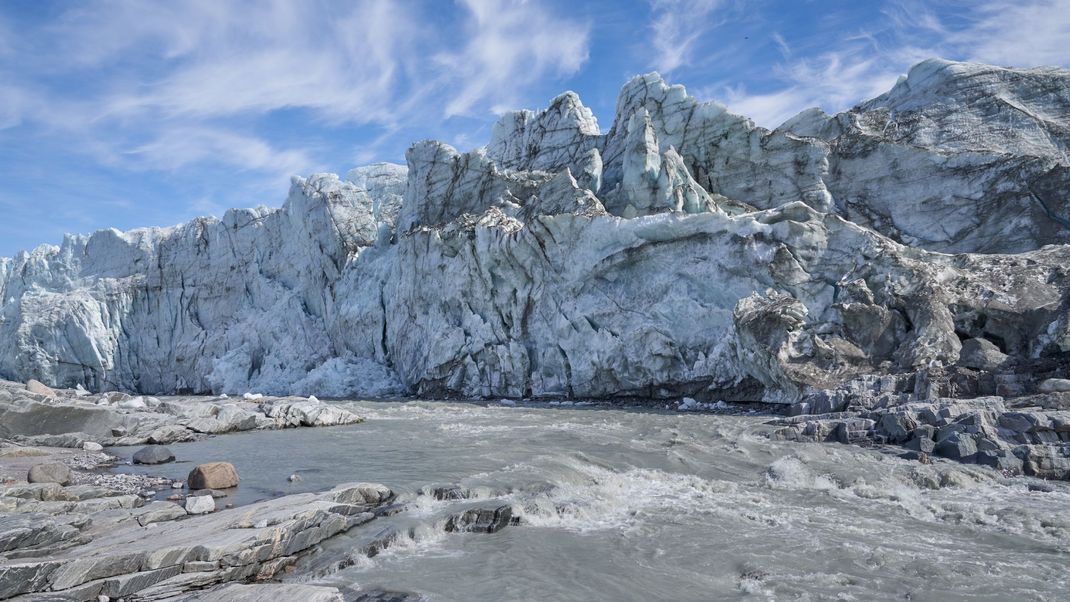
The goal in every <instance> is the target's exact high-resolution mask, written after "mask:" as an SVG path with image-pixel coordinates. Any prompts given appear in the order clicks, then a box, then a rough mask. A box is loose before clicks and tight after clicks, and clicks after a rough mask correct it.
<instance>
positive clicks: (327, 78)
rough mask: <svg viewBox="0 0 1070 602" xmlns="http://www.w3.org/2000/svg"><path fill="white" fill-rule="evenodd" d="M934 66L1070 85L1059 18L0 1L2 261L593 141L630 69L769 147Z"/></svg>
mask: <svg viewBox="0 0 1070 602" xmlns="http://www.w3.org/2000/svg"><path fill="white" fill-rule="evenodd" d="M931 56H941V57H944V58H949V59H953V60H969V61H979V62H985V63H991V64H997V65H1004V66H1037V65H1056V66H1062V67H1070V0H975V1H967V0H942V1H931V2H926V1H923V0H873V1H869V0H865V1H859V0H853V1H836V0H591V1H587V2H584V1H582V0H517V1H510V0H456V1H451V0H340V1H331V0H260V1H256V2H252V1H243V0H228V1H226V2H221V1H219V0H190V1H178V0H169V1H167V2H160V1H149V0H145V1H122V0H82V1H79V2H70V1H54V2H52V1H47V0H4V1H3V2H0V181H2V182H3V184H2V185H0V256H12V255H14V254H15V253H17V252H18V251H19V250H23V249H31V248H33V247H35V246H37V245H38V244H40V243H52V244H56V243H58V242H60V241H61V240H62V237H63V235H64V233H67V232H73V233H91V232H93V231H95V230H98V229H101V228H106V227H117V228H120V229H124V230H125V229H130V228H134V227H142V226H168V225H173V224H177V223H181V222H184V221H187V220H189V219H191V218H193V217H196V216H199V215H216V216H221V215H222V213H223V212H224V211H225V210H226V208H228V207H251V206H257V205H267V206H271V207H274V206H279V205H281V204H282V203H283V202H284V201H285V198H286V194H287V190H288V188H289V180H290V177H291V176H293V175H307V174H310V173H315V172H320V171H331V172H335V173H340V174H344V173H345V172H346V171H347V170H349V169H351V168H352V167H355V166H358V165H363V164H367V163H371V162H377V161H392V162H398V163H404V156H405V149H406V148H408V146H409V145H410V144H411V143H412V142H414V141H416V140H422V139H427V138H433V139H438V140H443V141H445V142H447V143H449V144H451V145H453V146H455V147H457V148H458V149H460V150H462V151H464V150H471V149H473V148H476V147H479V146H482V145H483V144H485V143H486V142H487V140H488V138H489V135H490V130H491V127H492V126H493V124H494V122H495V120H496V119H497V117H498V116H499V115H500V114H501V113H502V112H504V111H508V110H511V109H519V108H531V109H538V108H540V107H543V106H545V105H546V104H547V103H548V101H549V100H550V99H551V98H553V97H554V96H556V95H557V94H559V93H561V92H563V91H565V90H574V91H575V92H577V93H579V95H580V97H581V98H582V99H583V101H584V103H585V104H586V105H587V106H589V107H591V109H592V110H593V111H594V113H595V115H596V116H597V117H598V120H599V124H600V125H601V127H602V129H603V131H605V130H608V129H609V126H610V125H611V122H612V118H613V111H614V107H615V104H616V97H617V92H618V91H619V89H620V87H621V86H622V85H623V84H624V83H625V82H626V81H627V80H628V79H629V78H630V77H631V76H633V75H636V74H640V73H646V72H650V71H658V72H660V73H661V74H662V75H663V76H664V77H665V78H666V79H667V80H668V81H670V82H671V83H679V84H683V85H685V86H686V87H687V89H688V91H689V93H691V94H692V95H694V96H696V97H698V98H700V99H702V100H716V101H718V102H721V103H723V104H725V105H727V106H728V107H729V109H731V110H732V111H734V112H736V113H740V114H744V115H747V116H749V117H751V118H753V119H754V120H755V122H756V123H758V124H759V125H762V126H766V127H770V128H773V127H776V126H777V125H778V124H780V123H782V122H783V121H784V120H786V119H787V118H789V117H791V116H792V115H794V114H796V113H797V112H799V111H801V110H803V109H806V108H809V107H813V106H817V107H821V108H822V109H824V110H825V111H827V112H835V111H840V110H844V109H847V108H850V107H851V106H853V105H855V104H856V103H858V102H860V101H862V100H865V99H867V98H871V97H873V96H876V95H878V94H880V93H881V92H884V91H885V90H887V89H888V88H890V87H891V85H892V84H894V82H895V80H896V78H897V77H898V76H899V75H901V74H903V73H906V72H907V70H909V68H910V66H911V65H913V64H915V63H917V62H918V61H921V60H923V59H925V58H928V57H931Z"/></svg>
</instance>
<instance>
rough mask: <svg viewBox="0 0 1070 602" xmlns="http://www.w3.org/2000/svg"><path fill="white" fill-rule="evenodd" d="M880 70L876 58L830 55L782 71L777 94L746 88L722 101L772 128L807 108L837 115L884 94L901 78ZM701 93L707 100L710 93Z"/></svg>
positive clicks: (789, 65) (730, 92) (727, 92)
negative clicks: (749, 92) (815, 108)
mask: <svg viewBox="0 0 1070 602" xmlns="http://www.w3.org/2000/svg"><path fill="white" fill-rule="evenodd" d="M882 67H883V65H881V64H880V63H879V62H878V61H877V60H876V59H874V58H872V57H869V58H865V57H862V58H859V57H858V56H857V53H854V52H847V51H845V52H828V53H825V54H823V55H821V56H820V57H818V58H817V60H805V59H804V60H797V61H792V62H789V63H786V64H783V65H780V66H778V67H777V68H776V71H777V73H778V75H779V76H780V79H781V80H782V81H784V82H786V83H787V84H788V85H786V86H784V87H782V88H780V89H778V90H776V91H774V92H769V93H765V94H748V93H747V91H746V89H744V88H739V87H737V88H727V89H725V90H724V91H723V94H724V100H723V101H722V102H724V103H725V104H726V105H727V106H728V107H729V109H731V110H732V111H733V112H735V113H739V114H741V115H746V116H747V117H750V118H751V119H753V120H754V121H755V123H758V124H759V125H762V126H765V127H768V128H773V127H776V126H778V125H780V124H781V123H783V122H784V121H786V120H788V119H789V118H791V117H793V116H795V115H797V114H798V113H799V111H801V110H803V109H806V108H809V107H815V106H816V107H821V108H823V109H825V110H826V111H829V112H835V111H840V110H843V109H846V108H850V107H851V106H853V105H854V104H856V103H857V102H858V101H859V100H862V99H864V98H870V97H873V96H877V95H879V94H881V93H882V92H884V91H886V90H888V89H889V88H890V87H891V86H892V84H894V83H895V80H896V78H897V77H898V72H894V71H888V70H887V69H884V68H882ZM703 93H704V94H707V95H709V94H710V91H709V90H706V91H704V92H703Z"/></svg>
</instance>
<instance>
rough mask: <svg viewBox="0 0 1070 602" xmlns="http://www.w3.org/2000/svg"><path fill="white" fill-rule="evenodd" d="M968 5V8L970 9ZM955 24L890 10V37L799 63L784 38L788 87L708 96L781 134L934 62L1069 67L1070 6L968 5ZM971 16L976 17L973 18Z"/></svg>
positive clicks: (847, 44) (911, 4)
mask: <svg viewBox="0 0 1070 602" xmlns="http://www.w3.org/2000/svg"><path fill="white" fill-rule="evenodd" d="M967 4H968V6H967ZM961 8H962V9H963V10H961V11H958V15H957V17H956V18H955V19H954V21H952V20H950V19H948V18H946V17H945V18H944V19H941V18H940V17H939V16H938V15H937V13H936V12H934V11H933V10H932V9H931V8H930V5H927V4H926V3H924V2H921V1H920V0H893V1H890V2H887V3H886V4H885V5H884V7H883V10H882V13H883V14H884V16H885V17H886V18H887V25H886V26H885V27H884V28H883V29H874V30H866V29H860V30H858V31H857V32H855V33H853V34H850V35H846V36H844V35H842V34H843V32H839V35H838V36H837V37H838V38H839V39H841V40H842V41H841V42H840V43H838V44H835V45H832V46H830V47H828V49H827V50H825V51H824V52H822V53H820V54H818V55H816V56H798V55H795V54H794V53H792V52H791V48H790V46H789V42H788V41H787V40H786V39H785V38H784V37H783V36H781V35H780V34H779V33H774V34H772V40H773V42H774V43H775V44H776V45H777V47H778V48H779V49H780V51H781V55H782V61H781V62H779V63H778V64H777V65H776V66H775V67H774V69H773V73H774V74H775V75H776V77H777V78H778V79H779V80H780V82H781V85H780V86H778V87H775V88H773V89H772V90H771V91H762V92H757V93H756V92H752V91H750V90H748V89H747V88H745V87H743V86H740V85H732V84H719V85H714V86H709V87H707V88H705V89H703V90H701V93H702V94H704V95H706V96H710V97H716V98H718V99H720V100H722V101H723V102H725V103H726V104H727V105H728V106H729V108H730V109H732V110H733V111H735V112H737V113H741V114H744V115H747V116H748V117H751V118H753V119H754V120H755V121H756V122H757V123H758V124H760V125H764V126H766V127H776V126H777V125H780V124H781V123H783V122H784V121H785V120H787V119H788V118H790V117H792V116H794V115H795V114H797V113H798V112H799V111H801V110H803V109H806V108H809V107H814V106H816V107H820V108H822V109H824V110H825V111H827V112H836V111H841V110H844V109H847V108H850V107H851V106H853V105H854V104H856V103H858V102H860V101H862V100H865V99H868V98H871V97H873V96H876V95H878V94H880V93H882V92H884V91H886V90H887V89H888V88H889V87H891V85H892V84H893V83H894V82H895V80H896V78H897V77H898V76H899V75H901V74H903V73H905V72H906V71H907V70H908V69H909V68H910V67H911V66H912V65H913V64H915V63H917V62H919V61H921V60H924V59H926V58H929V57H933V56H941V57H945V58H950V59H955V60H966V61H978V62H984V63H991V64H997V65H1007V66H1034V65H1056V66H1070V54H1068V53H1067V52H1066V51H1065V46H1066V41H1067V40H1070V0H1032V1H1029V0H1025V1H1022V0H1017V1H1013V2H1012V1H1010V0H985V1H984V2H980V3H976V2H973V3H963V6H962V7H961ZM966 9H969V10H966Z"/></svg>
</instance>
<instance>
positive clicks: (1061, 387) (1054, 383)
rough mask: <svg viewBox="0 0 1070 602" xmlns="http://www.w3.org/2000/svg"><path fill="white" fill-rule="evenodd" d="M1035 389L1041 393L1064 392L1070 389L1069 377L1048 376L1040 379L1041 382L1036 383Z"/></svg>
mask: <svg viewBox="0 0 1070 602" xmlns="http://www.w3.org/2000/svg"><path fill="white" fill-rule="evenodd" d="M1037 390H1038V391H1040V392H1041V393H1065V392H1067V391H1070V379H1066V378H1049V379H1047V380H1044V381H1041V383H1040V384H1039V385H1037Z"/></svg>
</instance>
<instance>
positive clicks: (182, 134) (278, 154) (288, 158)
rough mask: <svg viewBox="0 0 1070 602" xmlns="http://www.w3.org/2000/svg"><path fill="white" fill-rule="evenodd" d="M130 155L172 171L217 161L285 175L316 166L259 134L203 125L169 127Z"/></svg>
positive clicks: (147, 166)
mask: <svg viewBox="0 0 1070 602" xmlns="http://www.w3.org/2000/svg"><path fill="white" fill-rule="evenodd" d="M127 154H128V155H129V156H130V157H132V158H134V159H135V160H136V162H137V165H138V166H139V167H141V168H143V169H158V170H168V171H171V170H176V169H180V168H182V167H185V166H187V165H190V164H193V163H199V162H213V163H220V164H224V165H230V166H232V167H235V168H237V169H250V170H263V171H272V172H278V173H280V174H282V176H283V177H285V176H288V175H289V174H298V173H305V172H306V171H308V170H310V169H313V168H314V167H315V162H314V161H313V160H312V159H311V158H310V157H309V156H308V155H307V153H306V152H305V151H303V150H294V149H276V148H274V147H272V146H271V145H270V144H268V143H267V142H265V141H264V140H262V139H260V138H257V137H255V136H247V135H242V134H237V133H234V132H230V131H226V130H220V129H213V128H199V127H195V128H190V127H175V128H168V129H166V130H164V131H163V132H161V133H160V134H159V135H158V136H157V137H156V138H154V139H153V140H152V141H151V142H148V143H146V144H142V145H140V146H138V147H136V148H134V149H132V150H130V151H128V152H127Z"/></svg>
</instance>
